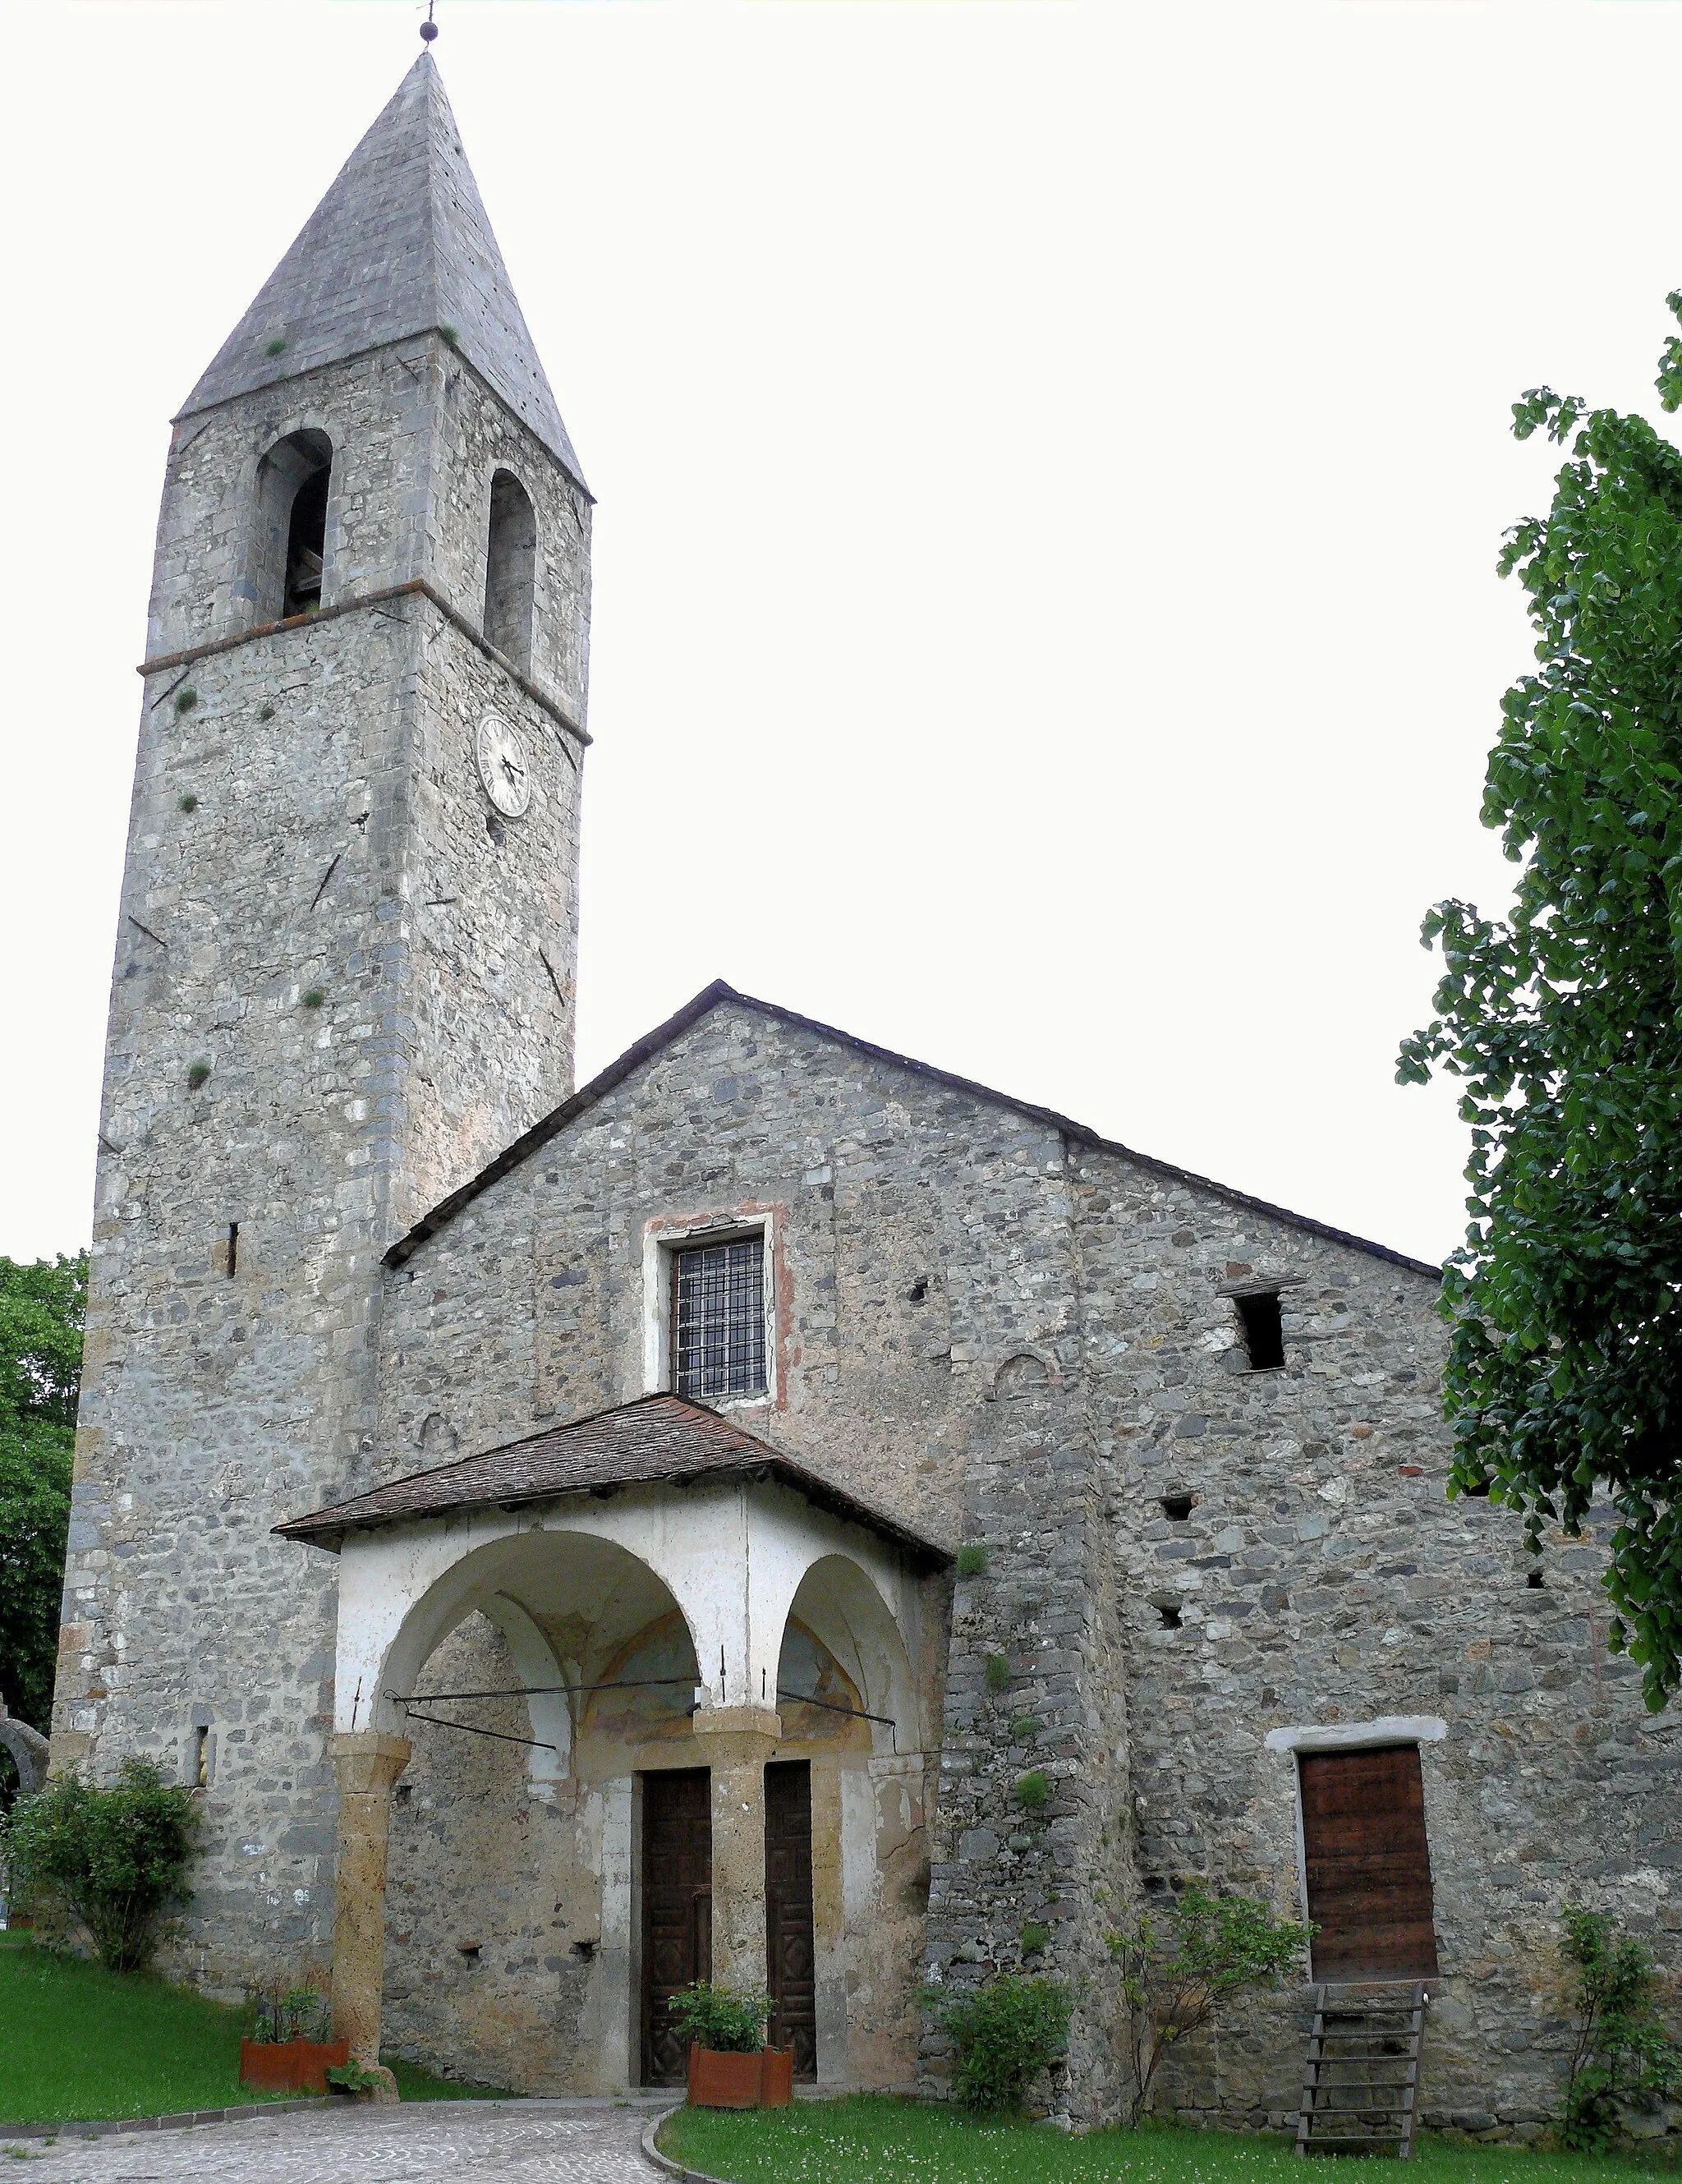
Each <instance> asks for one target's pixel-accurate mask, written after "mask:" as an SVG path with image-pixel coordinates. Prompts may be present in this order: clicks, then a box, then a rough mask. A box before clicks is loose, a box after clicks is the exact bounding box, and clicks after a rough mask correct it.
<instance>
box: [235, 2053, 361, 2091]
mask: <svg viewBox="0 0 1682 2184" xmlns="http://www.w3.org/2000/svg"><path fill="white" fill-rule="evenodd" d="M349 2060H350V2042H349V2041H348V2040H242V2041H241V2042H240V2043H239V2075H240V2083H241V2084H242V2085H244V2086H254V2087H256V2088H257V2089H258V2091H259V2092H265V2093H325V2092H326V2090H327V2072H328V2071H329V2070H331V2069H336V2068H337V2066H338V2065H340V2064H344V2063H348V2062H349Z"/></svg>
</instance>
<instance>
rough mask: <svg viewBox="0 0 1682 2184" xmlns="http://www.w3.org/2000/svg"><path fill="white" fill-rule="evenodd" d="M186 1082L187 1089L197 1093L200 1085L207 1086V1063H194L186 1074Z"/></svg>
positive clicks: (208, 1066) (208, 1076) (208, 1069)
mask: <svg viewBox="0 0 1682 2184" xmlns="http://www.w3.org/2000/svg"><path fill="white" fill-rule="evenodd" d="M209 1081H210V1065H209V1062H208V1061H195V1062H194V1063H193V1065H192V1068H191V1069H189V1070H188V1072H187V1084H188V1087H189V1089H191V1090H192V1091H194V1092H196V1091H198V1088H199V1086H200V1085H201V1084H209Z"/></svg>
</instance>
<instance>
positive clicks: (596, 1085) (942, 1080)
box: [385, 978, 1442, 1278]
mask: <svg viewBox="0 0 1682 2184" xmlns="http://www.w3.org/2000/svg"><path fill="white" fill-rule="evenodd" d="M726 1001H728V1002H732V1003H733V1004H734V1005H735V1006H737V1007H738V1008H744V1009H756V1010H757V1011H759V1012H760V1015H761V1016H767V1017H771V1018H773V1019H774V1020H775V1021H776V1022H778V1023H784V1024H792V1025H794V1027H795V1028H797V1029H799V1030H801V1031H810V1032H815V1033H816V1034H817V1035H818V1037H819V1038H821V1039H832V1040H833V1041H834V1043H835V1044H836V1045H838V1046H844V1047H846V1048H848V1049H849V1050H850V1051H851V1052H852V1053H854V1054H863V1055H867V1056H869V1057H870V1059H871V1060H872V1061H883V1062H886V1063H888V1066H889V1067H891V1068H894V1069H903V1070H906V1071H908V1072H909V1073H910V1074H911V1075H912V1076H913V1077H920V1078H922V1079H923V1080H924V1081H925V1082H926V1083H927V1084H938V1085H940V1086H942V1087H943V1088H944V1089H946V1090H947V1091H950V1092H962V1093H965V1094H966V1095H968V1096H969V1097H970V1098H971V1099H972V1100H985V1101H986V1102H987V1103H988V1104H989V1106H994V1107H1006V1108H1009V1109H1010V1110H1011V1112H1012V1113H1013V1114H1017V1115H1023V1116H1026V1117H1028V1120H1029V1121H1030V1122H1033V1123H1043V1124H1044V1127H1045V1128H1047V1129H1049V1130H1055V1131H1058V1132H1059V1133H1060V1134H1061V1135H1062V1136H1064V1137H1066V1138H1067V1139H1070V1140H1071V1141H1072V1143H1073V1144H1075V1145H1089V1146H1091V1147H1092V1148H1093V1150H1094V1151H1098V1152H1106V1153H1115V1154H1117V1155H1118V1156H1120V1157H1121V1158H1122V1160H1128V1161H1131V1162H1133V1164H1134V1165H1135V1166H1136V1167H1142V1168H1146V1169H1148V1170H1149V1171H1150V1173H1152V1174H1153V1175H1161V1176H1167V1178H1169V1179H1170V1180H1171V1181H1172V1182H1175V1183H1186V1184H1192V1185H1193V1186H1194V1187H1195V1189H1196V1190H1208V1191H1212V1192H1213V1193H1214V1194H1215V1195H1216V1196H1217V1198H1223V1199H1225V1201H1227V1203H1228V1205H1229V1206H1243V1207H1244V1208H1245V1210H1246V1212H1251V1213H1261V1214H1265V1215H1266V1216H1267V1218H1268V1219H1269V1220H1270V1221H1284V1222H1287V1223H1289V1225H1290V1226H1291V1227H1292V1228H1294V1229H1306V1231H1307V1233H1308V1234H1310V1235H1312V1236H1323V1237H1325V1238H1326V1239H1327V1240H1328V1241H1329V1242H1331V1243H1334V1244H1347V1245H1349V1246H1350V1248H1351V1250H1353V1251H1366V1252H1367V1253H1369V1254H1370V1255H1371V1256H1373V1258H1375V1259H1383V1260H1384V1261H1385V1262H1386V1263H1387V1264H1388V1265H1390V1266H1393V1267H1406V1268H1408V1269H1409V1271H1410V1272H1411V1273H1416V1274H1429V1275H1431V1276H1432V1277H1434V1278H1435V1277H1438V1276H1440V1274H1441V1273H1442V1268H1440V1267H1434V1266H1432V1265H1431V1264H1430V1262H1429V1260H1425V1259H1412V1258H1410V1257H1409V1256H1407V1254H1406V1252H1405V1251H1392V1250H1391V1249H1390V1245H1388V1244H1374V1243H1373V1242H1372V1241H1371V1240H1369V1239H1368V1238H1367V1237H1365V1236H1355V1235H1351V1234H1350V1232H1349V1230H1348V1229H1334V1228H1333V1227H1331V1226H1330V1224H1329V1223H1327V1222H1324V1221H1316V1220H1313V1219H1312V1218H1311V1217H1310V1216H1309V1215H1307V1214H1306V1213H1293V1212H1291V1211H1290V1209H1289V1206H1272V1205H1270V1204H1269V1203H1268V1201H1267V1200H1266V1199H1265V1198H1252V1197H1251V1196H1250V1194H1249V1193H1248V1192H1247V1191H1243V1190H1233V1189H1232V1188H1231V1187H1230V1186H1229V1185H1228V1184H1224V1183H1216V1182H1214V1181H1212V1180H1211V1178H1210V1177H1208V1176H1206V1175H1197V1174H1195V1173H1193V1171H1192V1170H1191V1169H1189V1168H1184V1167H1175V1166H1174V1164H1173V1162H1172V1161H1163V1160H1156V1159H1155V1158H1153V1157H1152V1156H1151V1155H1150V1154H1149V1153H1141V1152H1135V1151H1133V1147H1132V1146H1131V1145H1122V1144H1119V1143H1118V1142H1117V1140H1116V1139H1114V1138H1106V1137H1100V1134H1098V1132H1097V1131H1096V1130H1094V1129H1089V1128H1088V1127H1087V1125H1086V1124H1085V1123H1077V1122H1073V1121H1072V1120H1071V1119H1070V1117H1068V1116H1067V1115H1060V1114H1059V1113H1058V1112H1056V1110H1055V1108H1053V1107H1039V1106H1035V1105H1034V1104H1033V1101H1032V1100H1017V1099H1015V1098H1013V1097H1012V1095H1011V1094H1010V1093H1008V1092H996V1091H994V1089H993V1088H992V1087H991V1086H990V1085H987V1084H977V1083H976V1082H975V1081H974V1079H973V1078H968V1077H955V1076H954V1075H953V1074H952V1073H951V1071H950V1070H948V1069H936V1068H935V1067H933V1064H932V1063H930V1062H927V1061H916V1060H914V1059H913V1058H912V1056H910V1055H908V1054H896V1053H894V1050H893V1049H892V1048H891V1047H886V1046H875V1045H872V1043H871V1041H870V1040H869V1039H856V1038H855V1037H854V1035H853V1034H852V1033H851V1032H848V1031H838V1030H837V1029H836V1028H835V1027H834V1025H833V1024H826V1023H819V1022H817V1021H816V1018H815V1017H803V1016H798V1015H796V1013H795V1012H794V1010H793V1009H785V1008H779V1007H778V1006H777V1003H776V1002H775V1001H759V1000H755V999H754V997H753V995H751V994H738V992H737V990H736V989H735V988H734V987H733V986H730V985H727V984H726V983H725V982H724V980H723V979H722V978H715V979H714V981H713V983H711V985H710V986H706V987H704V988H703V989H702V990H701V991H700V992H699V994H697V995H696V996H695V998H694V1000H693V1001H687V1002H685V1004H684V1005H683V1006H682V1008H681V1009H679V1010H678V1011H677V1014H676V1016H671V1017H667V1018H666V1022H664V1023H663V1024H656V1025H655V1027H654V1029H653V1030H652V1031H651V1032H649V1033H648V1034H646V1036H645V1037H643V1038H642V1039H638V1041H637V1044H636V1045H634V1046H628V1047H627V1049H626V1050H625V1051H624V1053H623V1054H621V1056H620V1057H619V1059H618V1061H612V1062H610V1063H609V1064H608V1066H607V1067H606V1068H605V1069H604V1070H603V1071H602V1073H601V1074H600V1075H599V1077H593V1078H591V1079H590V1082H589V1083H588V1084H586V1085H583V1086H582V1087H581V1088H580V1089H578V1090H577V1091H576V1092H575V1093H574V1094H573V1095H572V1096H571V1099H570V1100H562V1101H561V1103H560V1106H558V1107H556V1108H554V1110H553V1111H552V1112H550V1113H549V1114H547V1115H545V1116H544V1117H543V1120H542V1121H541V1122H539V1123H533V1124H532V1127H531V1128H530V1129H529V1130H527V1131H526V1132H525V1133H524V1134H523V1135H522V1136H520V1137H517V1138H516V1139H515V1140H514V1142H513V1144H512V1145H506V1146H504V1149H503V1151H501V1152H499V1153H498V1155H497V1156H496V1158H495V1159H494V1160H493V1161H492V1162H489V1163H488V1164H487V1166H486V1167H482V1168H481V1169H480V1171H479V1173H478V1174H477V1175H476V1176H474V1177H472V1178H470V1180H469V1181H467V1182H466V1183H464V1184H462V1185H461V1186H460V1188H459V1190H453V1191H451V1193H450V1194H449V1195H448V1198H441V1199H440V1200H439V1201H438V1202H437V1205H436V1206H434V1207H433V1208H432V1212H430V1213H426V1214H423V1215H422V1216H421V1219H420V1220H419V1221H417V1222H416V1223H415V1226H414V1227H413V1228H412V1229H409V1232H408V1234H406V1235H403V1236H399V1237H398V1240H397V1242H396V1243H395V1244H393V1245H392V1247H391V1249H390V1250H389V1251H387V1253H386V1256H385V1263H386V1265H387V1266H388V1267H400V1266H402V1265H403V1263H404V1261H405V1260H406V1259H409V1258H411V1257H412V1256H414V1254H415V1252H416V1251H419V1250H420V1248H421V1245H423V1244H424V1243H425V1242H426V1240H427V1239H428V1237H431V1236H436V1235H437V1233H438V1231H439V1229H442V1228H443V1227H444V1226H445V1225H446V1224H447V1223H448V1222H451V1221H453V1220H454V1218H455V1217H456V1215H457V1214H458V1213H459V1212H461V1211H462V1209H463V1207H464V1206H471V1204H472V1202H473V1201H474V1200H475V1199H476V1198H477V1197H478V1196H479V1195H480V1194H481V1193H482V1192H483V1191H487V1190H489V1189H490V1187H491V1185H492V1184H493V1183H499V1182H500V1181H501V1180H502V1178H503V1177H504V1176H505V1175H509V1174H511V1173H513V1171H514V1170H515V1168H517V1167H520V1166H521V1163H522V1162H526V1161H527V1160H529V1159H530V1158H531V1157H532V1155H533V1154H534V1153H536V1152H538V1151H541V1150H542V1149H543V1146H545V1145H548V1144H549V1142H550V1140H551V1139H554V1138H557V1137H559V1136H560V1134H561V1132H562V1131H563V1130H565V1128H567V1127H568V1125H569V1124H571V1123H574V1122H576V1120H577V1118H578V1117H579V1116H581V1115H585V1114H588V1112H589V1111H590V1109H591V1108H592V1107H594V1106H598V1105H599V1103H600V1102H601V1101H602V1100H604V1099H605V1098H606V1097H607V1095H608V1094H609V1093H610V1092H611V1091H613V1090H614V1089H615V1087H617V1086H619V1085H621V1084H624V1082H625V1080H626V1079H627V1078H628V1077H632V1076H634V1075H635V1074H636V1073H637V1071H638V1070H639V1069H640V1068H641V1067H643V1063H644V1062H645V1061H652V1060H653V1058H654V1056H655V1055H657V1054H659V1053H660V1052H662V1051H663V1050H664V1049H666V1047H668V1046H671V1045H674V1044H675V1043H676V1041H677V1040H678V1039H681V1038H682V1035H683V1034H684V1033H685V1032H686V1031H688V1029H689V1028H691V1026H692V1025H694V1024H697V1023H699V1022H700V1020H701V1018H702V1017H705V1015H707V1014H708V1013H709V1011H711V1010H713V1009H716V1008H717V1007H718V1006H720V1004H721V1003H722V1002H726Z"/></svg>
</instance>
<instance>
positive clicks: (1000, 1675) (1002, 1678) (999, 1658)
mask: <svg viewBox="0 0 1682 2184" xmlns="http://www.w3.org/2000/svg"><path fill="white" fill-rule="evenodd" d="M987 1688H988V1690H989V1691H1009V1690H1010V1688H1011V1664H1010V1663H1009V1662H1008V1661H1007V1660H1006V1659H1005V1656H1004V1655H1003V1654H1002V1653H989V1655H988V1657H987Z"/></svg>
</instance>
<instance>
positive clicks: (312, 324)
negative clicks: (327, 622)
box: [181, 52, 589, 492]
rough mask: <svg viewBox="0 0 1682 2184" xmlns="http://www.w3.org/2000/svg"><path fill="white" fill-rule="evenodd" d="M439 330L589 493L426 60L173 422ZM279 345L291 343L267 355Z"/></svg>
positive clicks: (424, 56) (425, 57)
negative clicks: (451, 334)
mask: <svg viewBox="0 0 1682 2184" xmlns="http://www.w3.org/2000/svg"><path fill="white" fill-rule="evenodd" d="M443 326H448V327H450V328H451V329H453V331H454V337H455V347H456V348H458V349H459V351H460V353H461V354H462V355H464V356H465V358H466V359H467V360H468V362H469V363H470V364H471V365H473V367H474V368H475V370H477V371H478V372H480V373H481V374H482V376H483V377H484V378H485V380H486V381H487V382H488V383H489V385H490V386H491V387H492V388H493V391H494V392H495V393H497V394H498V395H500V397H501V398H502V399H503V401H504V402H505V403H506V404H508V406H509V408H510V409H511V410H512V411H513V412H514V414H515V416H516V417H519V418H521V419H523V420H524V421H525V423H526V425H527V426H530V428H531V430H532V432H535V433H536V435H537V437H538V438H539V439H540V440H541V441H542V442H543V445H544V446H545V447H546V448H549V452H550V453H551V454H553V455H554V456H555V457H556V458H557V459H558V460H560V463H561V464H562V465H564V466H565V469H566V470H567V471H568V472H569V473H570V474H571V476H572V477H573V478H574V479H575V480H576V482H577V483H578V484H579V485H580V486H584V474H583V472H582V470H581V469H580V468H579V466H578V458H577V456H576V454H574V453H573V450H572V443H571V440H570V439H569V438H568V437H567V434H566V427H565V425H563V424H562V422H561V421H560V409H558V408H557V407H556V405H555V398H554V394H553V393H552V392H551V391H550V388H549V381H548V379H547V378H546V377H545V376H544V373H543V365H541V364H540V363H539V362H538V360H537V349H536V348H535V347H534V346H533V344H532V337H531V334H530V332H529V331H527V329H526V320H525V317H524V315H523V314H522V313H521V309H520V304H519V302H518V300H517V299H516V298H515V293H514V287H513V284H512V283H511V282H510V280H509V277H508V269H507V267H506V266H505V265H504V264H503V262H502V253H501V252H500V251H499V250H498V248H497V239H496V237H495V236H494V235H493V233H492V231H491V223H490V221H489V220H488V219H487V217H486V214H485V208H484V205H483V203H482V202H481V199H480V197H479V187H478V184H477V183H476V181H474V179H473V170H472V169H471V167H470V166H469V165H468V164H467V158H466V154H465V153H464V152H463V150H462V148H461V131H459V129H458V128H457V127H456V125H455V116H454V114H452V113H451V112H450V107H449V101H448V98H446V97H445V96H444V86H443V79H442V77H441V76H440V75H439V74H438V71H437V64H435V63H434V61H433V59H432V55H431V53H425V52H423V53H421V58H420V59H419V60H417V61H416V62H415V65H414V67H413V68H411V69H410V70H409V73H408V75H406V76H404V80H403V81H402V82H401V83H400V84H399V85H398V87H397V90H396V91H395V92H393V95H392V97H391V98H390V99H389V100H388V101H387V104H386V107H385V109H384V110H383V112H382V114H380V116H379V118H378V120H376V122H375V123H374V125H373V126H372V127H371V128H370V130H369V131H368V133H367V135H366V136H364V138H363V139H362V142H360V143H359V145H358V146H357V148H356V149H355V150H354V152H353V153H351V155H350V157H349V158H348V159H347V160H346V161H345V163H344V164H343V167H341V168H340V170H339V171H338V174H337V177H336V178H335V180H334V181H333V183H332V186H331V188H330V189H329V190H328V192H327V194H326V197H324V198H322V200H321V202H320V204H318V205H317V206H316V208H315V211H314V212H313V213H311V214H310V215H309V219H308V220H306V221H305V222H304V226H303V229H302V230H301V231H300V232H299V234H298V238H297V240H296V241H295V242H293V244H292V248H291V249H290V250H288V251H287V253H286V255H285V257H284V258H282V259H281V262H280V264H279V265H277V266H276V268H275V270H274V271H273V272H272V273H271V274H270V276H269V277H268V279H267V280H266V281H265V282H264V283H263V286H262V287H261V288H259V291H258V292H257V295H256V298H255V299H254V301H253V303H252V304H251V306H250V308H249V309H248V310H247V312H246V314H245V316H244V317H243V318H242V320H240V322H239V324H238V325H237V326H236V327H235V328H234V330H233V331H232V332H231V334H230V335H229V336H228V338H227V339H226V341H225V342H224V343H223V344H222V346H221V348H220V349H218V350H217V352H216V354H215V356H214V358H213V359H212V360H211V362H210V365H209V368H208V369H207V370H206V371H205V373H204V375H203V377H202V378H201V379H200V381H199V382H198V386H197V387H194V388H193V390H192V393H191V394H189V395H188V397H187V401H186V404H184V406H183V407H182V409H181V416H183V417H190V416H192V415H193V413H194V412H195V411H196V410H199V409H210V408H212V407H213V406H214V404H217V403H219V402H226V401H228V400H230V399H231V398H232V397H233V396H235V395H237V394H249V393H252V392H253V390H254V389H255V388H257V387H270V386H272V385H274V384H275V382H276V381H278V380H282V379H292V378H296V377H297V376H298V374H299V373H300V372H305V371H314V370H316V369H318V368H319V367H320V365H324V364H335V363H337V362H339V361H341V360H342V359H344V358H346V357H350V356H359V355H360V354H363V353H364V352H365V351H366V350H368V349H370V348H382V347H384V345H385V344H386V343H387V342H394V341H404V340H407V339H408V338H409V337H410V336H412V335H415V334H420V333H427V332H431V331H433V330H434V329H435V328H439V327H443ZM275 341H283V342H284V343H285V344H286V346H285V348H283V349H282V350H281V352H280V353H279V354H277V355H275V356H270V354H268V348H269V344H270V343H271V342H275ZM584 490H585V491H586V492H588V490H589V488H588V487H584Z"/></svg>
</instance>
